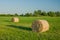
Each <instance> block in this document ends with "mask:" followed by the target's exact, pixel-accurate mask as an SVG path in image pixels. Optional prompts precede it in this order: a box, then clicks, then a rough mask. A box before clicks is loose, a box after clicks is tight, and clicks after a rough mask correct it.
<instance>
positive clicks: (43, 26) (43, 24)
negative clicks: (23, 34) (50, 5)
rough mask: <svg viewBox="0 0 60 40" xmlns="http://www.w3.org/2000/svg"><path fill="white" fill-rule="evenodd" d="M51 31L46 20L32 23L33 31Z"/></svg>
mask: <svg viewBox="0 0 60 40" xmlns="http://www.w3.org/2000/svg"><path fill="white" fill-rule="evenodd" d="M47 30H49V24H48V22H47V21H46V20H36V21H34V22H33V23H32V31H34V32H45V31H47Z"/></svg>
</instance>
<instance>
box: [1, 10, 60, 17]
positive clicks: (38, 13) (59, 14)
mask: <svg viewBox="0 0 60 40" xmlns="http://www.w3.org/2000/svg"><path fill="white" fill-rule="evenodd" d="M0 16H26V17H30V16H36V17H38V16H51V17H60V12H59V11H56V12H54V11H49V12H45V11H41V10H35V11H34V12H33V13H25V14H20V15H19V14H18V13H15V14H14V15H12V14H0Z"/></svg>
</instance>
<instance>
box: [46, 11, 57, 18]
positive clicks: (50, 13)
mask: <svg viewBox="0 0 60 40" xmlns="http://www.w3.org/2000/svg"><path fill="white" fill-rule="evenodd" d="M47 14H48V16H51V17H53V16H56V14H55V12H53V11H49V12H48V13H47Z"/></svg>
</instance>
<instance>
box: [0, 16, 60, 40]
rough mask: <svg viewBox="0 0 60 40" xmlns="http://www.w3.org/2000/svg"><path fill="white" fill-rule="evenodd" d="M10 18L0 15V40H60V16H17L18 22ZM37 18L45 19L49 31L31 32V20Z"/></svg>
mask: <svg viewBox="0 0 60 40" xmlns="http://www.w3.org/2000/svg"><path fill="white" fill-rule="evenodd" d="M11 18H12V17H2V16H0V40H60V17H18V18H19V19H20V21H19V22H18V23H14V22H11ZM37 19H42V20H47V21H48V22H49V24H50V29H49V31H47V32H44V33H37V32H32V29H31V25H32V22H33V21H34V20H37Z"/></svg>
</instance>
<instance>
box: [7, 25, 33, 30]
mask: <svg viewBox="0 0 60 40" xmlns="http://www.w3.org/2000/svg"><path fill="white" fill-rule="evenodd" d="M7 26H9V27H14V28H18V29H22V30H27V31H32V29H31V28H29V27H23V26H16V25H7Z"/></svg>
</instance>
